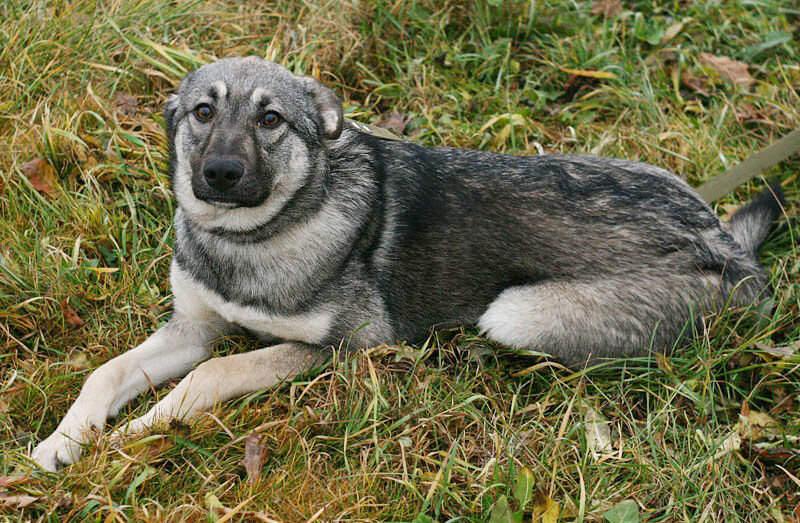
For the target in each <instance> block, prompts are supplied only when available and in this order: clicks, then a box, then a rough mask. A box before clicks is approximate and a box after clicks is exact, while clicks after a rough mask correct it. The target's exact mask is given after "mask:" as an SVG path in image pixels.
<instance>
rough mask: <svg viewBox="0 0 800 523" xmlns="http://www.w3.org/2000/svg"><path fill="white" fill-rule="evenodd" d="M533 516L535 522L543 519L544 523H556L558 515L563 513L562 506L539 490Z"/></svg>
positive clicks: (535, 499) (535, 497)
mask: <svg viewBox="0 0 800 523" xmlns="http://www.w3.org/2000/svg"><path fill="white" fill-rule="evenodd" d="M532 512H533V518H532V519H531V521H533V522H534V523H535V522H537V521H541V522H542V523H556V522H557V521H558V516H559V515H560V514H561V506H560V505H559V504H558V503H556V502H555V501H553V500H552V499H550V498H549V497H547V496H545V495H544V494H543V493H542V492H538V493H537V494H536V496H534V505H533V511H532Z"/></svg>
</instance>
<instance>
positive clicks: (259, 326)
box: [170, 261, 333, 344]
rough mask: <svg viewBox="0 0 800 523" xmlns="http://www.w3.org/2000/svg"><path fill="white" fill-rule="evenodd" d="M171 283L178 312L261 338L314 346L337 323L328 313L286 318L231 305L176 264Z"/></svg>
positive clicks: (321, 312) (319, 311)
mask: <svg viewBox="0 0 800 523" xmlns="http://www.w3.org/2000/svg"><path fill="white" fill-rule="evenodd" d="M170 281H171V284H172V293H173V295H174V297H175V310H176V311H178V312H179V313H181V314H184V315H186V316H189V317H192V318H196V319H197V320H199V321H214V320H215V319H216V320H217V321H218V320H219V319H220V318H221V319H223V320H225V321H226V322H229V323H233V324H236V325H240V326H242V327H245V328H247V329H249V330H251V331H253V332H255V333H258V334H268V335H271V336H274V337H277V338H281V339H285V340H290V341H302V342H306V343H312V344H314V343H320V342H321V341H322V340H323V339H324V338H325V336H326V335H327V334H328V331H329V329H330V326H331V322H332V321H333V314H332V313H331V312H329V311H325V310H318V311H312V312H306V313H302V314H294V315H290V316H283V315H274V314H268V313H265V312H263V311H261V310H258V309H256V308H254V307H249V306H246V305H239V304H236V303H231V302H229V301H226V300H225V299H224V298H222V296H220V295H219V294H217V293H215V292H213V291H211V290H209V289H207V288H205V287H204V286H203V285H202V284H200V283H198V282H196V281H195V280H193V279H192V278H191V276H189V275H188V274H187V273H186V272H185V271H183V270H182V269H181V268H180V267H179V266H178V264H177V263H176V262H174V261H173V262H172V269H171V274H170Z"/></svg>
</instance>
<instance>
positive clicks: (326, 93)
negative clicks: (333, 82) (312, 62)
mask: <svg viewBox="0 0 800 523" xmlns="http://www.w3.org/2000/svg"><path fill="white" fill-rule="evenodd" d="M304 81H305V82H306V88H307V89H308V92H309V93H310V94H311V98H312V100H313V101H314V106H315V107H316V108H317V112H318V113H319V118H320V120H322V127H323V130H324V131H325V137H326V138H328V139H330V140H335V139H337V138H339V135H341V134H342V126H343V125H344V113H343V112H342V101H341V100H340V99H339V97H338V96H336V93H334V92H333V91H332V90H330V89H329V88H327V87H326V86H324V85H323V84H322V83H321V82H320V81H319V80H316V79H314V78H311V77H309V76H306V77H304Z"/></svg>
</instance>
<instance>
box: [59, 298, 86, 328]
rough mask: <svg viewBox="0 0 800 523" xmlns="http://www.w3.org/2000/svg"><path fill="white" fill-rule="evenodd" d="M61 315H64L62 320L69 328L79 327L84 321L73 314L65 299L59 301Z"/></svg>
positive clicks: (73, 310)
mask: <svg viewBox="0 0 800 523" xmlns="http://www.w3.org/2000/svg"><path fill="white" fill-rule="evenodd" d="M61 313H62V314H64V320H65V321H66V322H67V325H69V326H70V327H81V326H82V325H83V324H84V321H83V320H82V319H81V317H80V316H78V313H77V312H75V309H73V308H72V307H70V306H69V302H68V301H67V300H66V298H65V299H63V300H61Z"/></svg>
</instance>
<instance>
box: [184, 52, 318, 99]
mask: <svg viewBox="0 0 800 523" xmlns="http://www.w3.org/2000/svg"><path fill="white" fill-rule="evenodd" d="M304 92H305V86H304V84H303V82H302V80H301V79H300V78H299V77H297V76H295V75H294V74H292V73H291V71H289V70H288V69H286V68H285V67H283V66H281V65H279V64H276V63H274V62H270V61H268V60H264V59H261V58H258V57H255V56H249V57H244V58H224V59H222V60H219V61H216V62H213V63H211V64H208V65H204V66H203V67H201V68H199V69H198V70H197V71H195V72H194V73H193V74H192V75H190V76H189V77H187V78H186V80H185V81H184V82H183V84H182V85H181V88H180V93H181V95H182V96H183V97H187V98H199V97H203V96H211V97H212V98H217V97H222V98H231V97H233V98H237V99H247V98H251V99H253V101H255V102H259V101H260V98H261V97H263V96H267V97H276V98H279V99H283V100H284V101H286V99H287V98H288V99H293V98H296V97H298V96H300V95H301V93H304Z"/></svg>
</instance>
